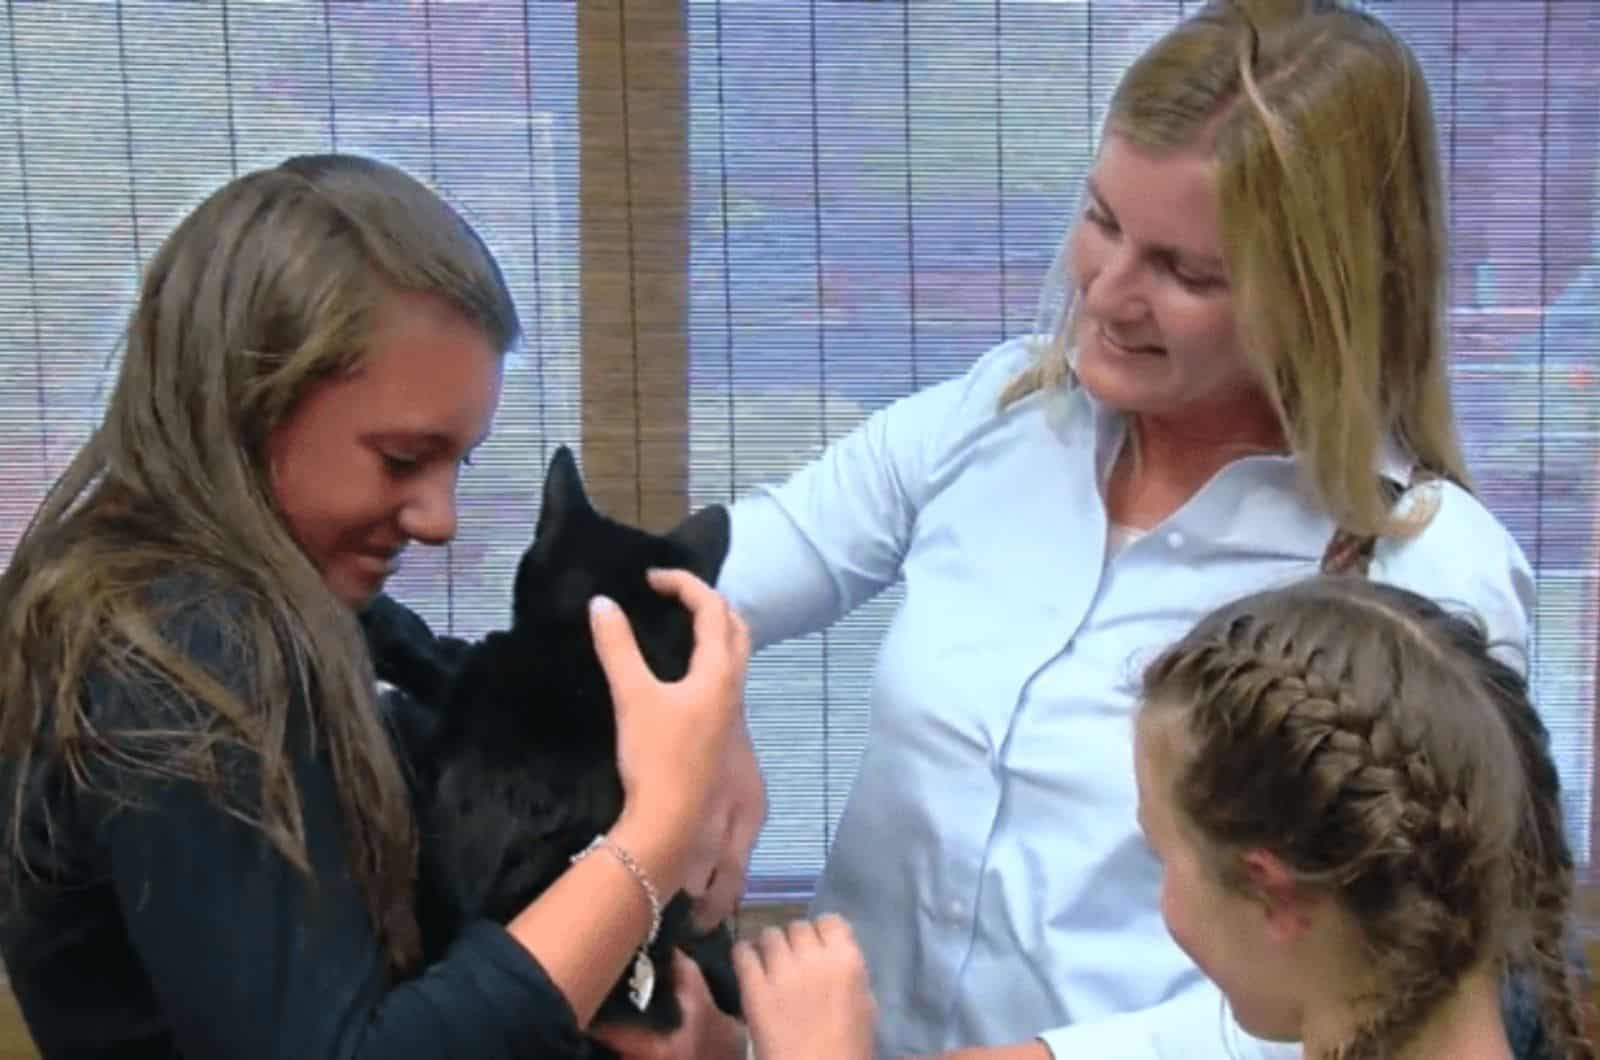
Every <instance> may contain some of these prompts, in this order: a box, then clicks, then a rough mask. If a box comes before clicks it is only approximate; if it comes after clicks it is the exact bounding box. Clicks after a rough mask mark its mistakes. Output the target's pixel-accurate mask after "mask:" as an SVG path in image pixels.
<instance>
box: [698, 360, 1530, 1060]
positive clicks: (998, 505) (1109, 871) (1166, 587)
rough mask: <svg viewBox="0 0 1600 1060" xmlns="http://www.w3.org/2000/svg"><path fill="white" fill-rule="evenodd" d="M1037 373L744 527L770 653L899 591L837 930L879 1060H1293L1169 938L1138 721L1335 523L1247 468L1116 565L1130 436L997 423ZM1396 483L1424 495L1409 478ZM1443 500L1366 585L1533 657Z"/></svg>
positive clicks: (823, 898) (1481, 520) (1053, 413)
mask: <svg viewBox="0 0 1600 1060" xmlns="http://www.w3.org/2000/svg"><path fill="white" fill-rule="evenodd" d="M1027 358H1028V350H1027V348H1026V346H1025V344H1024V343H1023V342H1022V341H1020V340H1019V341H1013V342H1010V343H1006V344H1004V345H1002V346H999V347H997V348H995V349H994V350H991V351H990V352H989V353H988V354H986V355H985V356H984V357H983V358H982V359H981V360H980V361H979V362H978V363H977V364H976V365H975V366H974V367H973V368H972V370H971V371H970V372H968V373H967V374H966V375H965V376H963V377H961V378H958V379H954V380H951V381H949V382H947V383H943V384H941V385H938V386H934V387H931V388H929V389H927V390H924V391H921V392H919V393H917V394H913V395H911V396H910V397H908V398H905V399H903V400H901V401H899V402H897V403H895V404H893V405H891V406H889V407H887V408H885V409H883V410H881V411H880V412H878V413H877V414H875V415H874V416H873V417H871V418H870V419H869V420H868V421H867V422H866V423H864V424H863V425H862V426H861V427H860V428H859V429H857V430H856V431H855V432H854V433H852V434H851V435H849V436H848V437H846V438H845V439H843V440H841V441H840V442H839V443H837V444H836V445H834V446H832V447H831V448H830V449H829V450H828V451H827V452H825V453H824V454H823V456H822V457H821V458H820V459H819V460H818V461H816V462H815V463H814V464H812V465H810V466H808V467H807V468H805V469H804V470H802V471H800V472H799V473H797V474H796V475H795V476H794V477H793V478H791V479H790V480H789V481H788V482H786V483H784V484H783V485H781V486H778V487H776V488H774V489H769V490H762V491H759V492H757V493H755V494H752V495H751V496H749V497H747V498H744V499H743V500H741V501H740V502H739V503H737V504H736V505H735V506H734V509H733V538H732V551H731V554H730V556H729V558H728V561H727V563H726V565H725V567H724V569H723V574H722V577H721V579H720V582H719V587H720V588H721V589H722V590H723V591H724V592H725V593H726V594H727V595H728V596H729V598H730V599H731V600H732V601H733V603H734V605H735V606H736V607H737V608H738V609H739V610H740V612H741V613H742V614H743V615H744V616H745V617H746V619H747V620H748V622H749V623H750V627H751V631H752V635H753V637H754V640H755V643H756V645H757V646H758V648H759V647H760V646H762V645H766V644H771V643H773V642H775V641H779V640H783V639H785V638H788V637H794V636H798V635H801V634H805V633H809V632H812V631H815V630H817V629H821V628H823V627H825V626H828V625H829V624H831V623H832V622H834V621H835V620H837V619H838V618H839V617H840V616H842V615H844V614H845V613H846V612H848V611H850V610H851V609H852V608H854V607H855V606H857V605H858V604H860V603H862V602H863V601H864V600H866V599H868V598H869V597H871V596H872V595H874V594H875V593H877V592H879V591H880V590H882V589H884V588H885V587H887V586H889V585H891V584H892V583H894V582H895V581H896V580H898V579H904V581H905V599H904V602H903V604H902V606H901V607H900V609H899V611H898V613H897V614H896V616H895V618H894V621H893V624H892V626H891V627H890V629H889V631H888V633H887V635H886V637H885V640H884V643H883V646H882V651H881V654H880V657H879V662H878V668H877V672H876V676H875V681H874V687H873V692H872V704H871V722H870V726H871V727H870V731H869V734H868V738H867V744H866V750H865V754H864V756H863V759H862V762H861V768H860V773H859V776H858V779H857V780H856V783H855V787H854V789H853V790H852V792H851V795H850V799H849V801H848V803H847V805H846V807H845V809H844V813H843V816H842V818H841V821H840V824H839V829H838V833H837V837H836V840H835V843H834V846H833V849H832V851H831V853H830V856H829V859H828V862H827V866H826V869H825V871H824V873H823V875H822V879H821V881H820V883H819V887H818V893H817V898H816V903H815V909H816V911H817V912H823V911H835V912H839V913H841V914H843V915H845V916H846V917H848V918H849V920H850V922H851V924H852V926H853V927H854V930H855V932H856V935H857V938H858V939H859V941H860V943H861V945H862V947H863V949H864V951H865V953H866V956H867V960H868V965H869V968H870V969H871V974H872V981H873V986H874V990H875V992H876V994H877V998H878V1004H879V1014H880V1023H879V1034H878V1049H879V1052H880V1055H887V1056H899V1055H902V1054H904V1053H932V1052H937V1051H940V1050H946V1049H953V1048H957V1047H961V1046H971V1045H986V1044H988V1045H998V1044H1005V1043H1010V1042H1017V1041H1023V1040H1027V1039H1029V1038H1031V1037H1035V1036H1037V1037H1040V1038H1042V1039H1043V1040H1044V1041H1045V1042H1046V1043H1047V1044H1048V1045H1049V1046H1050V1048H1051V1050H1052V1052H1053V1053H1054V1054H1055V1056H1056V1057H1058V1058H1060V1060H1067V1058H1074V1060H1079V1058H1082V1060H1106V1058H1118V1057H1126V1058H1129V1060H1154V1058H1166V1057H1179V1056H1181V1057H1185V1058H1200V1057H1217V1058H1218V1060H1223V1058H1230V1057H1237V1058H1245V1057H1252V1056H1258V1057H1274V1056H1298V1049H1297V1048H1295V1049H1286V1048H1285V1047H1281V1046H1279V1047H1269V1046H1266V1045H1263V1044H1261V1043H1256V1042H1253V1041H1252V1040H1250V1039H1248V1038H1247V1037H1245V1036H1244V1035H1243V1034H1242V1032H1240V1031H1239V1030H1238V1029H1237V1027H1236V1026H1234V1024H1233V1023H1232V1021H1231V1019H1229V1018H1228V1017H1227V1016H1226V1014H1225V1008H1224V1005H1223V1000H1222V997H1221V995H1220V994H1219V993H1218V992H1217V990H1216V989H1215V988H1214V987H1213V986H1211V985H1210V984H1209V983H1207V982H1205V981H1204V980H1203V979H1202V978H1201V976H1200V974H1199V972H1198V971H1197V970H1196V969H1195V967H1194V965H1193V964H1192V963H1191V962H1190V961H1189V960H1188V959H1187V958H1186V957H1185V956H1184V955H1183V953H1182V952H1181V951H1180V950H1179V949H1178V948H1177V946H1176V945H1175V944H1174V943H1173V942H1172V941H1171V940H1170V938H1169V937H1168V935H1167V933H1166V931H1165V930H1164V928H1163V925H1162V922H1161V916H1160V912H1159V909H1158V892H1159V887H1160V867H1159V865H1158V863H1157V862H1156V860H1155V859H1154V858H1153V856H1152V855H1151V853H1150V851H1149V850H1148V849H1147V847H1146V846H1145V843H1144V841H1143V839H1142V837H1141V834H1140V832H1139V830H1138V827H1137V825H1136V822H1135V806H1136V792H1135V787H1134V777H1133V767H1132V755H1133V751H1132V737H1133V732H1132V726H1131V716H1132V712H1133V709H1134V705H1135V704H1134V692H1135V687H1136V680H1137V676H1138V672H1139V668H1140V666H1141V664H1142V663H1143V662H1144V661H1146V660H1147V659H1148V658H1150V657H1151V656H1152V655H1153V654H1154V653H1155V652H1157V651H1159V650H1160V648H1161V647H1163V646H1164V645H1166V644H1167V643H1169V642H1170V641H1171V640H1173V639H1175V638H1176V637H1178V636H1179V635H1181V634H1182V633H1184V632H1185V631H1186V630H1187V629H1188V628H1189V627H1190V625H1192V624H1193V623H1194V622H1195V621H1196V620H1197V619H1198V618H1199V617H1200V616H1201V615H1202V614H1204V613H1205V612H1206V611H1208V610H1210V609H1212V608H1214V607H1216V606H1218V605H1220V604H1222V603H1224V602H1226V601H1228V600H1230V599H1233V598H1235V597H1238V596H1241V595H1244V594H1246V593H1249V592H1253V591H1256V590H1259V589H1262V588H1266V587H1269V586H1273V585H1278V584H1282V583H1285V582H1288V581H1291V580H1294V579H1298V578H1301V577H1304V576H1308V575H1311V574H1313V573H1315V572H1316V570H1317V568H1318V563H1319V561H1320V559H1321V556H1322V552H1323V549H1324V547H1325V546H1326V544H1327V542H1328V539H1329V537H1330V535H1331V534H1332V533H1333V531H1334V526H1333V523H1332V521H1331V520H1330V519H1329V518H1328V517H1327V516H1326V515H1324V514H1323V513H1322V512H1321V511H1320V510H1319V509H1318V507H1317V505H1316V504H1315V503H1314V502H1312V501H1310V500H1308V499H1307V495H1306V493H1305V492H1304V491H1303V490H1302V489H1301V488H1300V487H1299V485H1298V483H1297V475H1296V462H1295V460H1294V459H1293V458H1291V457H1283V456H1252V457H1247V458H1243V459H1240V460H1237V461H1235V462H1233V463H1231V464H1229V465H1228V466H1227V467H1225V468H1223V469H1222V470H1221V471H1219V472H1218V473H1217V474H1216V475H1215V476H1214V477H1213V478H1212V479H1211V481H1210V482H1208V483H1207V484H1206V485H1205V487H1204V488H1203V489H1201V490H1200V492H1199V493H1197V494H1196V495H1195V496H1193V497H1192V498H1190V500H1189V501H1188V502H1187V503H1186V504H1185V505H1184V506H1183V507H1182V508H1181V509H1180V510H1179V511H1178V512H1176V513H1175V514H1174V515H1173V516H1172V517H1171V518H1169V519H1168V520H1166V521H1165V522H1164V523H1162V524H1161V525H1159V526H1157V527H1154V528H1152V529H1151V530H1150V532H1149V533H1146V534H1144V535H1143V536H1141V537H1139V538H1138V539H1137V540H1135V541H1133V542H1132V543H1131V544H1129V545H1128V546H1127V548H1126V549H1124V550H1123V551H1121V552H1120V553H1119V554H1118V555H1116V556H1115V557H1113V558H1111V559H1110V560H1109V561H1108V558H1107V554H1106V551H1107V519H1106V509H1105V503H1104V500H1103V497H1102V489H1101V487H1102V484H1103V482H1104V478H1105V473H1106V470H1107V468H1108V466H1109V464H1110V461H1111V459H1112V457H1113V456H1114V455H1115V453H1116V450H1117V447H1118V446H1119V445H1120V444H1121V440H1122V436H1123V432H1124V425H1123V422H1122V420H1121V418H1120V417H1119V416H1118V415H1116V414H1115V413H1113V412H1111V411H1109V410H1106V409H1104V408H1103V407H1100V406H1098V405H1097V404H1096V403H1095V402H1094V401H1093V400H1092V399H1090V398H1089V397H1088V395H1087V394H1086V393H1085V392H1084V391H1083V390H1081V389H1075V390H1070V391H1065V390H1058V391H1054V392H1049V393H1038V394H1034V395H1032V396H1030V397H1028V398H1026V399H1024V400H1022V401H1020V402H1018V403H1016V404H1014V405H1012V406H1011V407H1010V408H1008V409H1006V410H1003V411H1002V410H1000V409H999V408H998V397H999V394H1000V391H1001V389H1002V387H1003V386H1004V385H1005V383H1006V382H1007V381H1008V380H1010V379H1011V378H1012V376H1014V375H1015V374H1016V373H1017V372H1019V371H1020V370H1021V369H1022V368H1023V367H1024V366H1025V365H1026V363H1027ZM1379 470H1382V471H1384V472H1385V473H1387V474H1390V475H1391V476H1393V477H1395V478H1397V479H1398V480H1400V481H1405V480H1407V479H1408V478H1409V474H1408V470H1407V465H1406V464H1405V463H1404V462H1403V461H1402V460H1400V459H1399V456H1398V454H1397V453H1391V454H1390V455H1389V456H1388V457H1386V458H1385V462H1384V465H1383V467H1382V468H1381V469H1379ZM1428 488H1429V489H1436V490H1437V494H1438V495H1437V511H1436V512H1435V514H1434V515H1433V518H1432V520H1431V521H1430V522H1429V523H1428V525H1427V527H1426V528H1425V529H1424V530H1423V531H1422V532H1421V533H1420V534H1418V535H1417V536H1415V537H1413V538H1411V539H1409V540H1403V541H1401V540H1385V541H1383V542H1381V543H1380V544H1379V546H1378V548H1377V551H1376V554H1375V557H1374V562H1373V565H1372V568H1371V575H1372V576H1373V577H1375V578H1381V579H1383V580H1385V581H1389V582H1393V583H1395V584H1398V585H1403V586H1406V587H1407V588H1410V589H1413V590H1416V591H1419V592H1422V593H1425V594H1427V595H1430V596H1432V597H1434V598H1435V599H1439V600H1444V601H1449V602H1452V603H1455V604H1458V605H1461V606H1463V607H1467V608H1472V609H1474V610H1475V611H1477V612H1478V614H1479V615H1480V616H1481V617H1482V619H1483V620H1485V621H1486V622H1487V623H1488V625H1489V627H1490V629H1491V632H1492V634H1493V635H1494V636H1496V637H1498V638H1502V639H1504V640H1505V641H1507V642H1508V643H1509V644H1510V645H1511V646H1512V647H1514V648H1516V649H1518V650H1520V649H1522V648H1523V647H1524V645H1525V640H1526V633H1527V616H1528V615H1529V614H1530V613H1531V603H1532V591H1533V589H1532V587H1533V579H1532V575H1531V572H1530V570H1529V568H1528V564H1527V561H1526V560H1525V559H1524V557H1523V555H1522V553H1521V552H1520V550H1519V549H1518V548H1517V546H1516V544H1515V543H1514V542H1513V540H1512V539H1511V537H1510V536H1509V534H1507V532H1506V531H1505V529H1504V528H1503V527H1502V526H1501V525H1500V524H1499V523H1498V522H1496V520H1495V519H1494V518H1493V517H1492V516H1491V515H1490V514H1489V513H1488V512H1487V511H1486V510H1485V509H1484V508H1483V507H1482V506H1481V505H1480V504H1479V503H1478V502H1477V501H1476V500H1475V499H1474V498H1473V497H1472V496H1471V495H1470V494H1468V493H1466V492H1465V491H1463V490H1460V489H1458V488H1456V487H1455V486H1452V485H1443V486H1440V487H1428Z"/></svg>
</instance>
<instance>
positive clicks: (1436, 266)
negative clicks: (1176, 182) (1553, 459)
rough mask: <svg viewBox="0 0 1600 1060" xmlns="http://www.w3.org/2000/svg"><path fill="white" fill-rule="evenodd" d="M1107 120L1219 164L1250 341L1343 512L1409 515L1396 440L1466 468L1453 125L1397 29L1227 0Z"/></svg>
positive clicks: (1369, 528) (1123, 85)
mask: <svg viewBox="0 0 1600 1060" xmlns="http://www.w3.org/2000/svg"><path fill="white" fill-rule="evenodd" d="M1103 135H1104V136H1108V137H1109V136H1119V137H1125V138H1127V139H1128V140H1129V141H1131V142H1133V143H1134V144H1137V145H1138V146H1140V147H1142V148H1145V149H1147V150H1151V151H1154V152H1158V153H1159V152H1167V151H1170V152H1190V151H1200V152H1202V153H1204V154H1206V155H1207V156H1209V157H1211V158H1213V159H1214V160H1215V165H1216V182H1217V194H1218V201H1219V210H1220V227H1221V232H1222V240H1223V256H1224V259H1225V262H1226V266H1227V272H1228V277H1229V285H1230V288H1231V290H1232V293H1233V309H1234V315H1235V317H1236V319H1237V321H1238V323H1239V330H1240V338H1241V341H1242V342H1243V344H1244V347H1245V352H1246V354H1247V355H1248V356H1249V358H1250V359H1251V361H1252V362H1253V364H1254V365H1255V367H1256V369H1257V371H1258V373H1259V376H1260V378H1261V379H1262V381H1263V383H1264V385H1265V386H1266V388H1267V394H1268V397H1269V399H1271V400H1272V401H1273V402H1274V404H1275V405H1276V406H1277V409H1278V412H1279V415H1280V417H1281V418H1282V420H1283V422H1284V424H1285V427H1286V430H1287V434H1288V436H1289V438H1290V440H1291V442H1292V444H1293V445H1294V448H1295V450H1296V451H1297V452H1298V453H1299V454H1300V456H1301V457H1302V459H1303V461H1304V463H1305V467H1306V470H1307V473H1308V477H1309V479H1310V481H1311V483H1312V484H1313V486H1314V488H1315V490H1316V492H1317V494H1318V495H1319V496H1320V498H1321V499H1322V501H1323V503H1324V505H1325V506H1326V507H1327V508H1328V509H1329V511H1330V514H1332V515H1333V516H1334V518H1335V519H1336V520H1337V521H1338V522H1339V523H1340V525H1341V526H1343V527H1345V528H1346V529H1348V530H1351V531H1352V532H1355V533H1358V534H1363V535H1367V534H1377V533H1382V532H1386V531H1389V530H1396V529H1405V527H1404V526H1402V525H1399V524H1395V523H1394V522H1392V521H1391V520H1390V518H1389V517H1388V514H1387V507H1388V505H1387V498H1386V496H1385V495H1384V493H1383V491H1382V490H1381V488H1380V486H1379V484H1378V482H1377V467H1378V460H1377V453H1378V450H1379V446H1380V445H1381V444H1382V442H1383V441H1384V439H1385V438H1388V437H1392V438H1394V439H1395V440H1396V441H1397V442H1398V443H1399V444H1400V445H1401V446H1402V447H1403V448H1406V449H1408V450H1410V452H1411V455H1413V456H1415V457H1416V458H1417V459H1418V460H1419V461H1420V462H1421V463H1422V464H1423V465H1424V466H1425V467H1428V468H1430V469H1431V470H1433V471H1435V472H1438V473H1441V474H1444V475H1446V476H1448V477H1452V478H1455V479H1457V480H1458V481H1463V482H1464V481H1465V479H1466V476H1465V468H1464V466H1463V461H1462V457H1461V454H1460V445H1459V441H1458V439H1457V437H1456V432H1455V427H1454V421H1453V414H1452V411H1451V405H1450V396H1449V389H1448V386H1447V380H1446V373H1445V356H1446V355H1445V349H1444V344H1445V335H1444V329H1445V308H1446V291H1445V284H1446V282H1447V275H1448V271H1447V267H1446V266H1447V249H1446V248H1447V229H1446V221H1445V216H1444V191H1443V181H1442V178H1441V175H1440V163H1439V157H1438V144H1437V140H1438V137H1437V133H1436V130H1435V123H1434V118H1433V113H1432V109H1431V102H1430V99H1429V94H1428V89H1427V84H1426V82H1425V80H1424V78H1423V75H1422V70H1421V67H1420V66H1419V64H1418V63H1417V60H1416V57H1415V56H1414V55H1413V54H1412V52H1411V51H1410V49H1409V48H1407V47H1406V45H1405V44H1404V43H1403V42H1401V41H1400V39H1399V38H1398V37H1397V36H1396V35H1395V34H1394V33H1393V32H1392V31H1391V30H1389V28H1388V27H1386V26H1385V25H1384V24H1383V23H1382V22H1381V21H1380V20H1378V19H1377V18H1376V17H1374V16H1372V15H1369V14H1366V13H1364V12H1361V11H1358V10H1356V9H1354V8H1353V7H1351V6H1348V5H1346V4H1344V3H1340V2H1335V0H1212V2H1211V3H1208V4H1206V5H1205V6H1204V7H1203V8H1202V9H1200V10H1199V11H1198V12H1196V13H1195V14H1194V15H1192V16H1191V17H1189V18H1187V19H1185V20H1184V21H1183V22H1181V23H1180V24H1179V25H1178V26H1176V27H1175V28H1173V29H1172V30H1171V31H1170V32H1168V33H1167V34H1166V35H1164V36H1163V37H1162V38H1160V39H1159V40H1158V41H1156V43H1154V44H1153V45H1151V46H1150V47H1149V48H1148V49H1147V50H1146V51H1145V52H1144V53H1143V54H1142V55H1141V56H1140V57H1139V58H1138V59H1137V60H1135V61H1134V63H1133V64H1132V65H1131V66H1130V67H1129V69H1128V70H1127V72H1126V73H1125V74H1124V75H1123V77H1122V80H1121V81H1120V83H1119V84H1118V87H1117V89H1116V92H1115V93H1114V94H1113V96H1112V99H1111V102H1110V106H1109V108H1108V111H1107V114H1106V119H1105V127H1104V129H1103ZM1072 333H1073V331H1072V328H1071V326H1070V323H1069V324H1068V326H1067V327H1066V328H1065V329H1064V334H1065V335H1070V334H1072ZM1058 341H1059V339H1058ZM1054 371H1055V373H1056V374H1057V375H1059V374H1061V373H1063V372H1065V371H1066V368H1065V366H1064V365H1060V364H1058V365H1057V366H1056V368H1055V369H1054ZM1049 373H1050V369H1049V368H1045V369H1042V370H1041V377H1042V378H1041V380H1040V381H1042V382H1046V383H1048V382H1050V381H1051V379H1050V375H1049Z"/></svg>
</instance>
